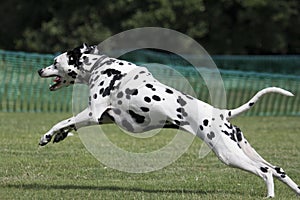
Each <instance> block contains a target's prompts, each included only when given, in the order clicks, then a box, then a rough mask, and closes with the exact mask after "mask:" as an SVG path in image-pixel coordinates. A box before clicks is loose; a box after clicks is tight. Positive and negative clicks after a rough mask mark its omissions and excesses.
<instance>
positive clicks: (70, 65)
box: [38, 44, 98, 91]
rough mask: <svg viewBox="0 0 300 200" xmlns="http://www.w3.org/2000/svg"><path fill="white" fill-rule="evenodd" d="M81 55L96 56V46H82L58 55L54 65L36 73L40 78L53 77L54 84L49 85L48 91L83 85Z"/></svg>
mask: <svg viewBox="0 0 300 200" xmlns="http://www.w3.org/2000/svg"><path fill="white" fill-rule="evenodd" d="M83 54H98V48H97V47H96V46H88V45H87V44H83V45H81V46H79V47H76V48H74V49H73V50H71V51H67V52H65V53H62V54H60V55H59V56H57V57H56V58H54V63H53V64H52V65H50V66H48V67H45V68H42V69H40V70H39V71H38V73H39V75H40V76H41V77H42V78H49V77H55V78H54V79H53V82H54V84H52V85H50V88H49V89H50V90H51V91H55V90H57V89H60V88H61V87H63V86H69V85H72V84H74V83H83V82H84V81H85V80H84V78H85V77H84V75H82V71H83V69H81V67H82V65H83V62H85V57H86V56H83Z"/></svg>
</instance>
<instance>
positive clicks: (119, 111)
mask: <svg viewBox="0 0 300 200" xmlns="http://www.w3.org/2000/svg"><path fill="white" fill-rule="evenodd" d="M113 111H114V113H115V114H117V115H120V114H121V110H120V109H118V108H115V109H113Z"/></svg>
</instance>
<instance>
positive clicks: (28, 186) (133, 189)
mask: <svg viewBox="0 0 300 200" xmlns="http://www.w3.org/2000/svg"><path fill="white" fill-rule="evenodd" d="M5 187H8V188H18V189H25V190H26V189H27V190H49V189H53V190H99V191H125V192H144V193H174V194H176V193H178V194H203V195H206V194H221V193H226V194H235V195H243V194H242V193H240V192H238V191H235V192H233V191H220V190H206V191H203V190H189V189H164V190H163V189H146V188H136V187H126V186H124V187H120V186H87V185H46V184H34V183H33V184H20V185H19V184H8V185H6V186H5Z"/></svg>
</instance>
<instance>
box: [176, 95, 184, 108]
mask: <svg viewBox="0 0 300 200" xmlns="http://www.w3.org/2000/svg"><path fill="white" fill-rule="evenodd" d="M177 103H179V104H180V105H181V106H185V105H186V101H185V100H183V98H181V96H179V97H178V99H177Z"/></svg>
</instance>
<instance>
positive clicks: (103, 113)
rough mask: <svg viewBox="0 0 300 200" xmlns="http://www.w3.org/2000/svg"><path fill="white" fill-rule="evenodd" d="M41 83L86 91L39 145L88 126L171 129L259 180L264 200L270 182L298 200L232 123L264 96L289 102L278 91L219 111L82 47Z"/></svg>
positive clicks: (45, 73)
mask: <svg viewBox="0 0 300 200" xmlns="http://www.w3.org/2000/svg"><path fill="white" fill-rule="evenodd" d="M38 73H39V75H40V76H41V77H43V78H47V77H54V80H53V81H54V84H53V85H51V86H50V90H51V91H55V90H58V89H60V88H62V87H64V86H69V85H73V84H86V85H88V87H89V92H90V94H89V97H88V100H89V101H88V107H87V108H86V109H85V110H83V111H82V112H80V113H79V114H77V115H76V116H73V117H71V118H69V119H66V120H64V121H61V122H59V123H57V124H56V125H54V126H53V127H52V128H51V129H50V130H49V131H48V132H47V133H46V134H45V135H44V136H43V137H42V138H41V140H40V142H39V145H41V146H44V145H46V144H48V143H49V142H50V141H51V139H52V138H53V142H59V141H61V140H63V139H65V138H66V137H67V135H68V133H69V132H70V131H73V130H75V131H76V130H77V129H79V128H81V127H85V126H90V125H99V124H106V123H115V124H117V125H118V126H120V127H121V128H122V129H124V130H127V131H129V132H132V133H141V132H144V131H149V130H152V129H156V128H174V129H180V130H184V131H187V132H189V133H191V134H193V135H196V136H198V137H199V138H201V139H202V140H203V141H204V142H206V143H207V145H208V146H209V147H210V148H211V149H212V151H213V152H214V153H215V154H216V155H217V157H218V158H219V159H220V160H221V161H222V162H224V163H225V164H227V165H229V166H232V167H236V168H240V169H242V170H245V171H248V172H251V173H253V174H256V175H257V176H259V177H261V178H262V179H263V180H264V181H265V183H266V186H267V196H268V197H274V182H273V176H275V177H276V178H278V179H279V180H281V181H282V182H284V183H285V184H287V185H288V186H289V187H290V188H291V189H292V190H294V191H295V192H296V194H298V195H300V187H299V186H298V185H297V184H296V183H295V182H294V181H293V180H292V179H291V178H290V177H289V176H288V175H287V174H286V173H285V172H284V170H283V169H282V168H280V167H278V166H275V165H272V164H270V163H269V162H267V161H266V160H264V159H263V158H262V157H261V156H260V155H259V154H258V153H257V152H256V151H255V150H254V149H253V148H252V147H251V145H250V144H249V142H248V141H247V140H246V138H245V137H244V135H243V133H242V131H241V130H240V129H239V128H238V127H236V126H233V125H232V124H231V123H230V122H229V121H230V119H232V118H234V117H236V116H238V115H239V114H241V113H243V112H245V111H247V110H248V109H250V108H251V107H253V105H254V104H255V103H256V102H257V101H258V99H259V98H260V97H262V96H263V95H265V94H267V93H279V94H282V95H286V96H293V94H292V93H290V92H288V91H286V90H283V89H281V88H276V87H270V88H265V89H263V90H261V91H259V92H258V93H257V94H256V95H255V96H254V97H253V98H251V99H250V100H249V101H248V102H247V103H245V104H244V105H242V106H240V107H238V108H236V109H232V110H226V109H218V108H215V107H213V106H211V105H209V104H207V103H205V102H202V101H200V100H198V99H196V98H194V97H192V96H190V95H187V94H184V93H182V92H180V91H177V90H176V89H174V88H171V87H169V86H167V85H164V84H162V83H160V82H159V81H158V80H156V79H155V78H154V77H153V76H152V74H151V73H150V72H149V71H148V70H147V68H145V67H141V66H137V65H135V64H133V63H130V62H127V61H124V60H118V59H115V58H110V57H108V56H105V55H101V53H100V51H99V50H98V48H97V47H96V46H88V45H87V44H83V45H81V46H80V47H77V48H75V49H73V50H71V51H68V52H65V53H63V54H61V55H59V56H57V57H56V58H55V59H54V63H53V64H52V65H50V66H49V67H46V68H43V69H40V70H39V71H38Z"/></svg>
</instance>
